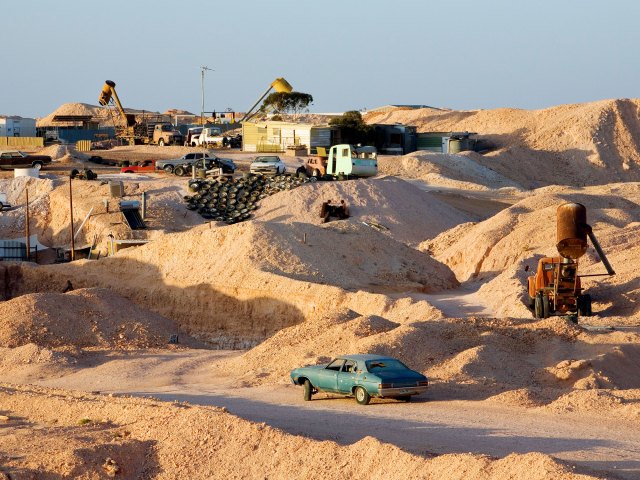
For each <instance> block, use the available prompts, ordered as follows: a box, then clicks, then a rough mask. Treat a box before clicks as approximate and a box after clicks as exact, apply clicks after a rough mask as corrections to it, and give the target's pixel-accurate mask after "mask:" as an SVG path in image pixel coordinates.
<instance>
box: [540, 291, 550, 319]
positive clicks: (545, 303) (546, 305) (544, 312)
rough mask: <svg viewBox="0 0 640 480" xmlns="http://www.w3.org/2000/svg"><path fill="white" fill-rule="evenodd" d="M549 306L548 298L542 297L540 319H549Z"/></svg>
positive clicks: (546, 296)
mask: <svg viewBox="0 0 640 480" xmlns="http://www.w3.org/2000/svg"><path fill="white" fill-rule="evenodd" d="M550 308H551V307H550V306H549V296H548V295H542V315H543V317H542V318H549V310H550Z"/></svg>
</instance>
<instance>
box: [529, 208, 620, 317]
mask: <svg viewBox="0 0 640 480" xmlns="http://www.w3.org/2000/svg"><path fill="white" fill-rule="evenodd" d="M587 237H589V239H590V240H591V243H592V244H593V247H594V248H595V250H596V252H597V253H598V255H599V256H600V260H601V261H602V263H603V265H604V266H605V268H606V270H607V273H603V274H592V275H578V259H579V258H580V257H582V256H583V255H584V254H585V253H586V252H587V246H588V244H587ZM556 248H557V249H558V253H559V254H560V256H559V257H544V258H541V259H540V260H539V261H538V268H537V270H536V273H535V274H534V275H531V276H530V277H529V278H528V279H527V286H528V298H529V307H530V308H532V309H533V312H534V315H535V317H536V318H547V317H549V316H550V315H568V316H571V317H572V318H577V317H579V316H591V315H592V310H591V295H590V294H585V293H583V292H582V291H583V288H582V283H581V281H580V277H585V276H601V275H615V272H614V270H613V268H612V267H611V264H610V263H609V261H608V260H607V257H606V255H605V254H604V252H603V250H602V247H601V246H600V244H599V243H598V240H597V239H596V237H595V235H594V233H593V230H592V229H591V226H589V225H588V224H587V209H586V207H585V206H584V205H582V204H580V203H563V204H562V205H560V206H559V207H558V210H557V244H556Z"/></svg>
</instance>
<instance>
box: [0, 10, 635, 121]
mask: <svg viewBox="0 0 640 480" xmlns="http://www.w3.org/2000/svg"><path fill="white" fill-rule="evenodd" d="M0 5H2V28H1V29H0V32H1V33H0V39H1V40H2V47H1V48H0V66H2V75H0V115H22V116H32V117H38V116H44V115H47V114H48V113H50V112H51V111H53V110H54V109H55V108H57V107H58V106H59V105H60V104H62V103H67V102H83V103H91V104H94V105H95V104H97V97H98V93H99V91H100V89H101V87H102V84H103V82H104V80H106V79H110V80H113V81H115V82H116V83H117V85H118V86H117V90H118V93H119V95H120V97H121V100H122V102H123V104H124V105H125V107H131V108H144V109H147V110H157V111H164V110H166V109H168V108H181V109H187V110H190V111H192V112H196V113H197V112H199V111H200V104H201V90H200V66H201V65H207V66H208V67H210V68H213V69H214V70H215V71H213V72H207V74H206V77H205V95H206V106H205V110H214V109H216V110H223V109H226V108H227V107H230V108H233V109H234V110H236V111H244V110H246V109H247V108H248V107H249V106H251V104H253V102H254V101H255V100H256V99H257V97H258V96H259V95H260V94H261V93H262V91H263V90H264V89H265V88H266V87H267V86H268V85H269V83H271V81H272V80H273V79H274V78H276V77H280V76H282V77H285V78H286V79H287V80H288V81H289V82H290V83H291V84H292V85H293V87H294V88H295V89H296V90H298V91H302V92H307V93H311V94H312V95H313V96H314V99H315V102H314V105H313V106H312V111H315V112H337V111H344V110H352V109H361V108H375V107H376V106H380V105H385V104H389V103H398V104H427V105H433V106H439V107H448V108H455V109H476V108H497V107H517V108H544V107H548V106H552V105H558V104H562V103H577V102H587V101H593V100H599V99H603V98H626V97H629V98H635V97H638V96H639V95H638V93H637V91H638V85H639V81H640V79H639V77H640V75H639V74H640V60H639V56H638V54H637V52H635V51H634V48H635V47H636V46H638V44H639V43H640V42H639V41H638V40H640V26H639V25H638V20H639V19H640V2H638V1H634V0H609V1H607V2H604V1H595V0H564V1H563V0H556V1H552V0H537V1H529V2H518V1H515V0H513V1H507V0H486V1H474V0H458V1H456V2H445V1H417V0H405V1H382V0H368V1H364V0H362V1H360V0H341V1H340V0H324V1H314V2H311V1H305V0H297V1H294V0H271V1H268V2H267V1H257V0H245V1H239V0H235V1H233V0H231V1H229V0H227V1H224V2H214V1H200V2H194V1H190V0H189V1H171V2H170V1H165V0H153V1H152V0H128V1H124V0H112V1H102V2H96V1H88V0H84V1H81V0H58V1H56V2H53V1H47V0H30V1H25V2H17V1H13V0H12V1H9V0H0Z"/></svg>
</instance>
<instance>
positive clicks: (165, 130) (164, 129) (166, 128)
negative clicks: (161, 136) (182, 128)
mask: <svg viewBox="0 0 640 480" xmlns="http://www.w3.org/2000/svg"><path fill="white" fill-rule="evenodd" d="M160 128H162V131H163V132H171V131H173V127H172V126H171V125H162V127H160Z"/></svg>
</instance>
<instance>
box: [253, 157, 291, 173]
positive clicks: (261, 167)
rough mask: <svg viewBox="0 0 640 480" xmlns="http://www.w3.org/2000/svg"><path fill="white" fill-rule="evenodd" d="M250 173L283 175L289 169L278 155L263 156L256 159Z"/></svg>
mask: <svg viewBox="0 0 640 480" xmlns="http://www.w3.org/2000/svg"><path fill="white" fill-rule="evenodd" d="M249 171H250V172H251V173H260V174H262V175H281V174H283V173H284V172H286V171H287V167H285V165H284V162H283V161H282V160H280V157H278V156H277V155H263V156H260V157H256V158H255V159H254V161H253V163H252V164H251V165H250V166H249Z"/></svg>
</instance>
